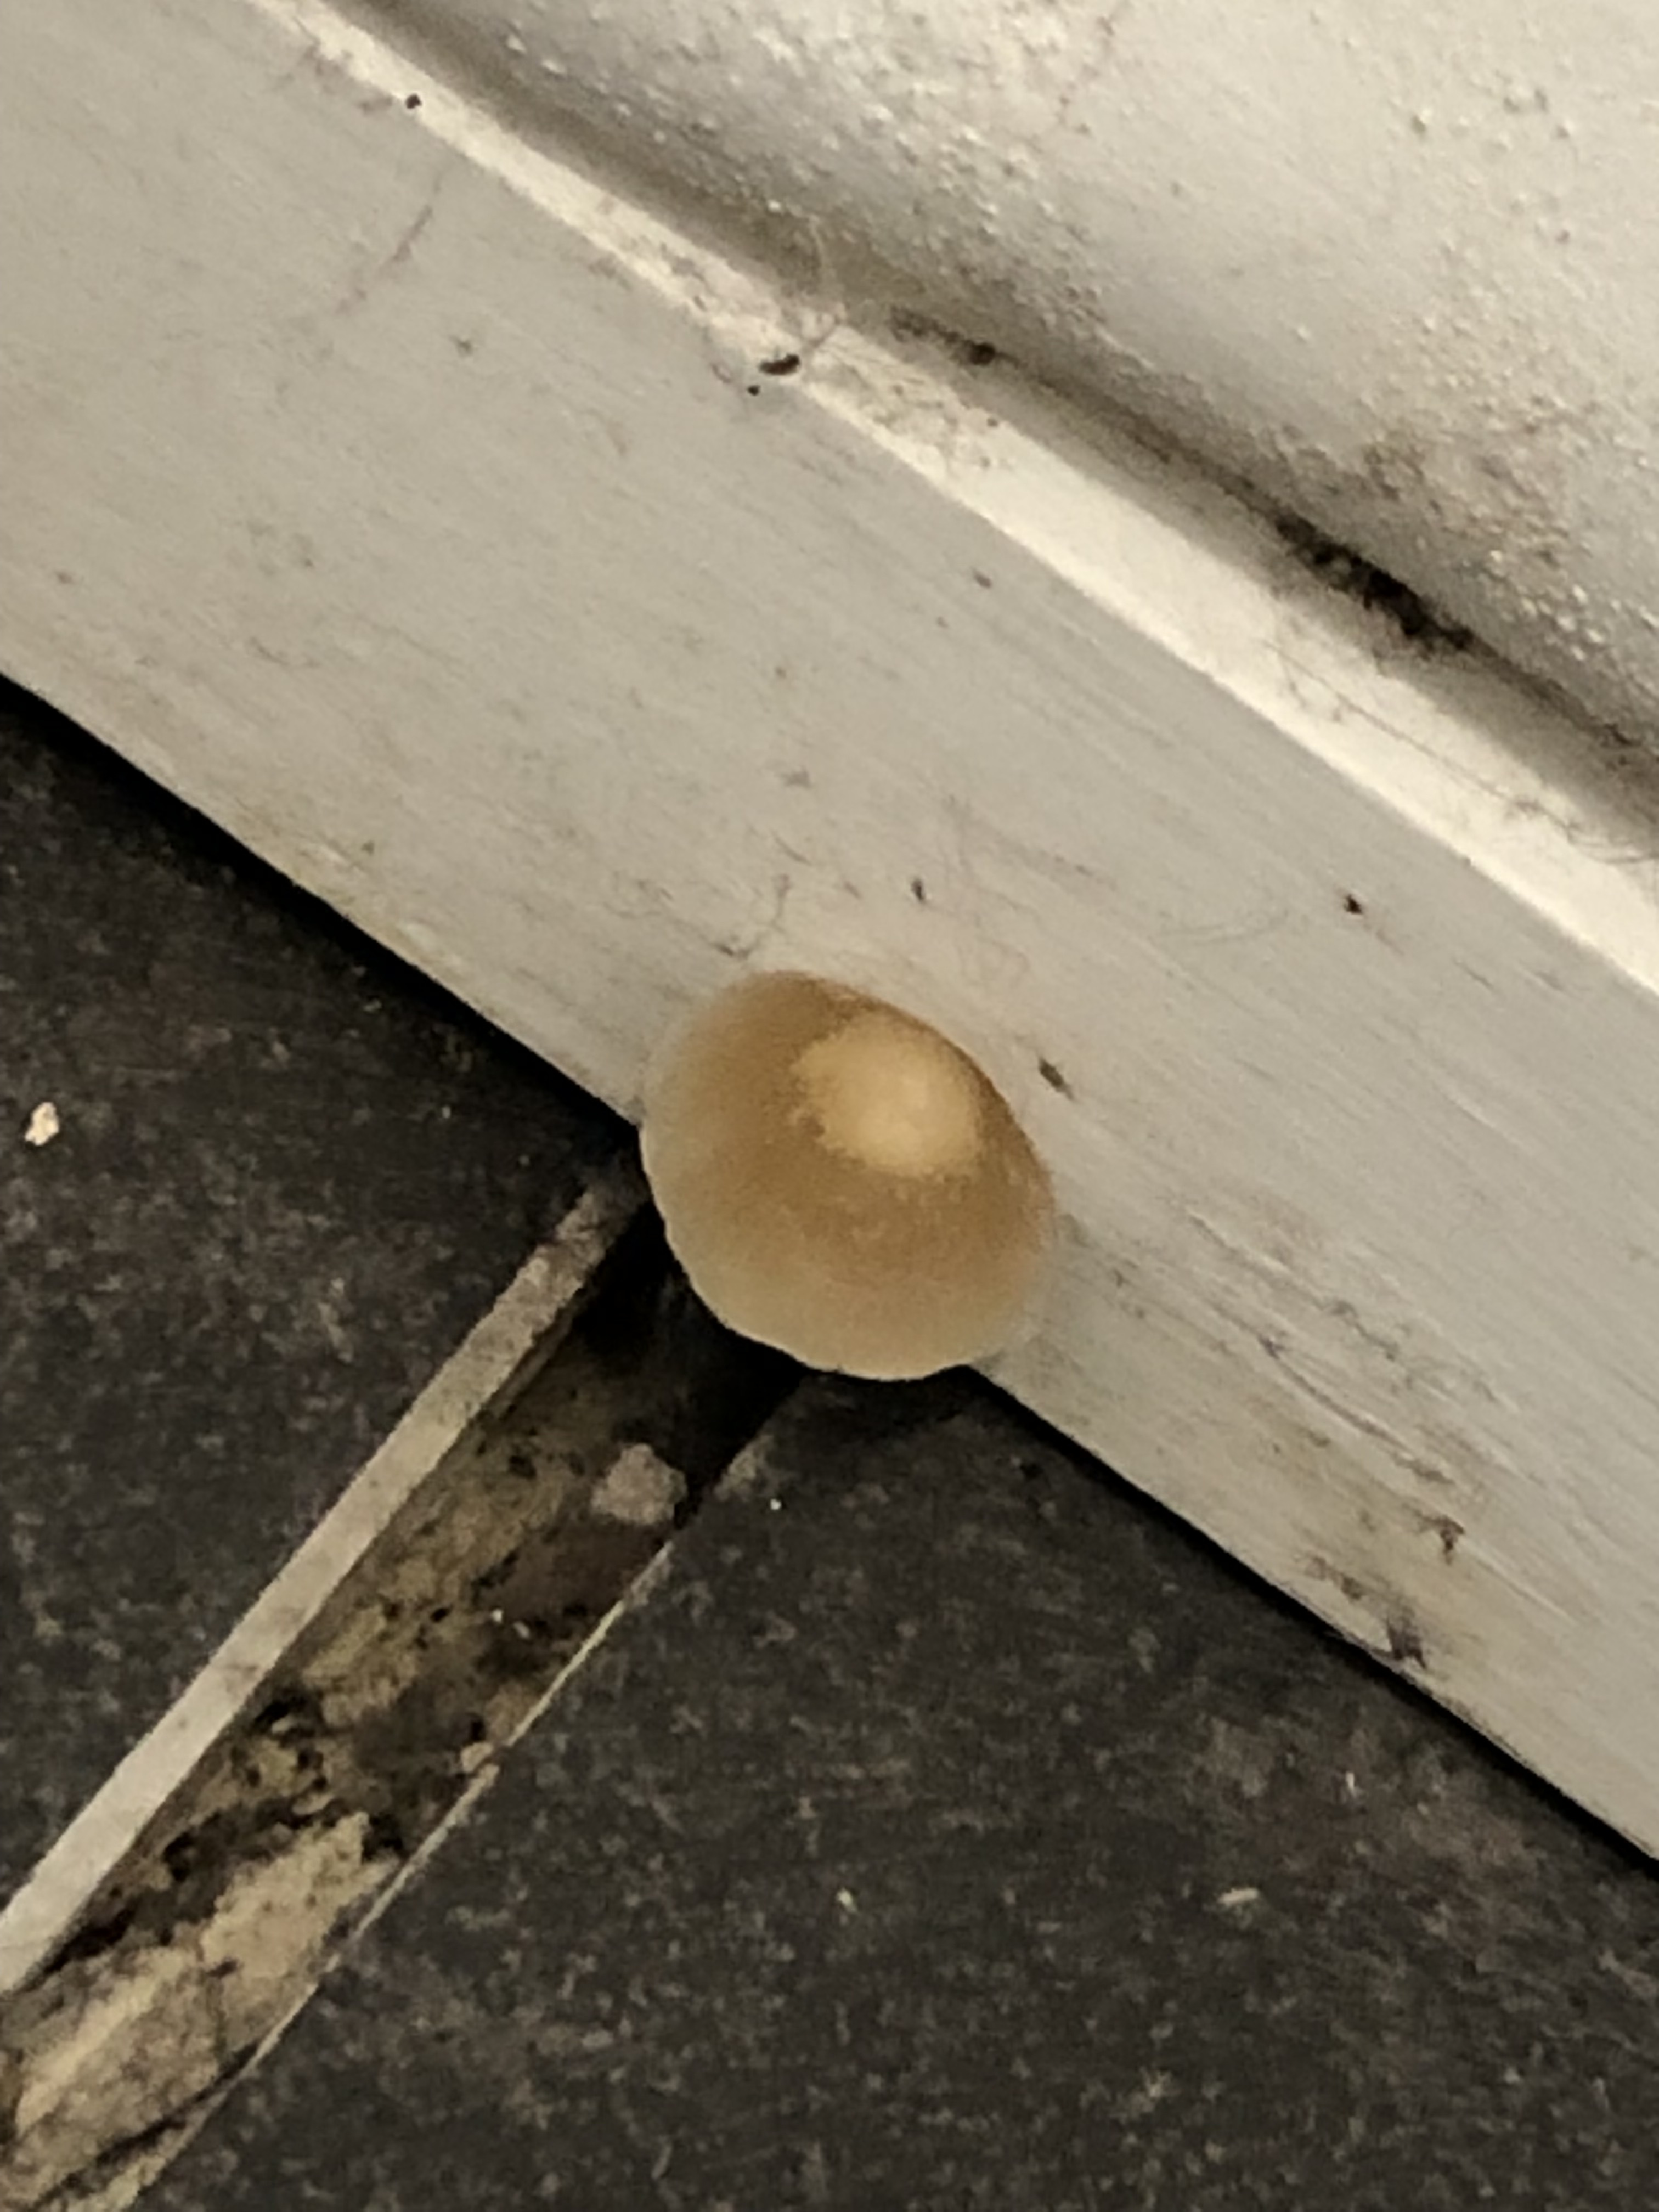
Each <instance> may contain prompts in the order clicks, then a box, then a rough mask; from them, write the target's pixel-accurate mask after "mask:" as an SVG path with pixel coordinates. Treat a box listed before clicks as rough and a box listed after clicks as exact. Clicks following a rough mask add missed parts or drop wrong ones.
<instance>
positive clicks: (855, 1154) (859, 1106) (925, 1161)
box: [796, 1009, 981, 1176]
mask: <svg viewBox="0 0 1659 2212" xmlns="http://www.w3.org/2000/svg"><path fill="white" fill-rule="evenodd" d="M796 1073H797V1075H798V1078H799V1083H800V1088H801V1094H802V1097H803V1098H804V1099H805V1110H806V1111H807V1112H808V1113H810V1114H811V1116H812V1118H813V1119H814V1120H815V1121H817V1127H818V1132H819V1134H820V1136H821V1138H822V1139H823V1143H824V1144H826V1145H827V1146H829V1149H830V1150H831V1152H840V1153H842V1154H843V1155H844V1156H845V1157H846V1158H848V1159H853V1160H858V1161H860V1162H861V1163H862V1164H864V1165H865V1166H866V1167H869V1168H875V1169H879V1170H884V1171H885V1172H886V1173H888V1174H890V1175H900V1176H929V1175H960V1174H962V1173H963V1171H964V1170H966V1169H967V1168H969V1166H971V1165H972V1164H973V1162H974V1161H975V1159H976V1158H978V1155H979V1150H980V1143H981V1135H980V1115H979V1104H978V1101H977V1099H976V1098H975V1084H974V1077H973V1071H972V1069H971V1068H970V1067H969V1064H968V1062H967V1061H966V1060H964V1059H963V1055H962V1054H960V1053H959V1052H958V1051H957V1049H956V1048H955V1047H954V1046H953V1045H951V1044H947V1043H946V1042H945V1039H944V1038H943V1037H942V1036H939V1035H937V1034H936V1033H935V1032H934V1031H933V1030H926V1029H923V1028H921V1025H920V1024H917V1023H915V1022H913V1021H908V1020H906V1019H905V1018H903V1017H902V1016H900V1015H896V1014H890V1013H888V1012H886V1011H885V1010H884V1009H883V1010H880V1011H872V1012H869V1013H860V1014H854V1016H853V1018H852V1019H851V1020H850V1021H848V1022H846V1023H844V1024H842V1026H841V1027H840V1028H839V1029H835V1030H830V1032H829V1035H828V1036H822V1037H820V1038H819V1039H818V1041H817V1043H816V1044H810V1045H808V1046H807V1048H806V1049H805V1052H804V1053H802V1054H801V1055H800V1058H799V1060H798V1061H797V1063H796Z"/></svg>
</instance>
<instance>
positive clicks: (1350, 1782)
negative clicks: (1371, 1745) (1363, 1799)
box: [1342, 1767, 1359, 1804]
mask: <svg viewBox="0 0 1659 2212" xmlns="http://www.w3.org/2000/svg"><path fill="white" fill-rule="evenodd" d="M1342 1795H1343V1796H1345V1797H1346V1799H1347V1800H1348V1802H1349V1803H1350V1804H1352V1803H1353V1802H1354V1801H1355V1800H1356V1799H1357V1798H1358V1796H1359V1783H1358V1778H1357V1777H1356V1776H1355V1773H1354V1771H1353V1769H1352V1767H1349V1768H1348V1769H1347V1771H1346V1773H1345V1774H1344V1775H1343V1777H1342Z"/></svg>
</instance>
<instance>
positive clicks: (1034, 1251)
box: [642, 975, 1052, 1379]
mask: <svg viewBox="0 0 1659 2212" xmlns="http://www.w3.org/2000/svg"><path fill="white" fill-rule="evenodd" d="M642 1148H643V1152H644V1158H645V1165H646V1172H647V1176H649V1178H650V1182H651V1186H652V1189H653V1194H654V1195H655V1197H656V1200H657V1203H658V1206H659V1208H660V1209H661V1212H662V1215H663V1219H664V1223H665V1226H666V1229H667V1232H668V1238H669V1242H670V1243H671V1245H672V1247H673V1249H674V1251H675V1252H676V1254H677V1255H678V1258H679V1260H680V1261H681V1264H682V1265H683V1266H684V1268H685V1270H686V1273H687V1274H688V1275H689V1276H690V1279H691V1281H692V1283H693V1285H694V1286H695V1287H696V1290H697V1291H698V1292H699V1294H700V1295H701V1296H702V1298H703V1299H704V1300H705V1301H706V1303H707V1304H708V1305H710V1306H711V1307H712V1308H713V1309H714V1311H715V1313H716V1314H718V1315H719V1316H720V1318H721V1319H722V1320H723V1321H725V1322H726V1323H727V1324H728V1326H730V1327H731V1328H735V1329H738V1330H739V1331H741V1332H742V1333H743V1334H745V1335H748V1336H752V1337H756V1338H757V1339H759V1340H761V1341H762V1342H763V1343H767V1344H773V1345H776V1346H781V1348H782V1349H783V1350H785V1351H787V1352H792V1353H793V1355H794V1356H795V1357H796V1358H799V1359H801V1360H803V1361H805V1363H806V1364H808V1365H811V1366H815V1367H827V1368H836V1369H839V1370H842V1372H845V1373H848V1374H854V1375H863V1376H880V1377H884V1378H890V1379H897V1378H899V1377H902V1376H917V1375H926V1374H931V1373H932V1372H933V1371H934V1370H936V1369H938V1368H940V1367H948V1366H953V1365H955V1364H957V1363H958V1362H961V1361H964V1360H972V1359H978V1358H983V1357H985V1356H986V1355H987V1354H988V1353H989V1352H994V1351H995V1350H997V1349H998V1348H999V1347H1000V1346H1001V1345H1002V1344H1003V1343H1004V1342H1005V1341H1006V1339H1007V1338H1008V1336H1009V1334H1011V1333H1012V1330H1013V1328H1015V1326H1016V1325H1017V1323H1018V1321H1019V1319H1020V1317H1021V1316H1022V1314H1023V1313H1024V1310H1025V1309H1026V1307H1027V1306H1028V1304H1029V1303H1030V1298H1031V1296H1032V1293H1033V1291H1034V1290H1035V1287H1036V1282H1037V1279H1038V1277H1039V1274H1040V1273H1041V1269H1042V1262H1043V1259H1044V1256H1045V1254H1046V1250H1047V1247H1048V1237H1049V1231H1050V1225H1051V1219H1052V1203H1051V1200H1050V1195H1049V1189H1048V1177H1047V1176H1046V1175H1045V1174H1044V1172H1043V1170H1042V1165H1041V1164H1040V1163H1039V1162H1038V1160H1037V1158H1036V1155H1035V1153H1034V1152H1032V1150H1031V1147H1030V1144H1029V1143H1028V1141H1027V1140H1026V1139H1025V1137H1024V1134H1023V1133H1022V1132H1021V1130H1020V1129H1019V1127H1018V1125H1017V1123H1016V1122H1015V1121H1014V1118H1013V1115H1012V1114H1011V1113H1010V1111H1009V1109H1008V1107H1007V1104H1006V1102H1005V1101H1004V1099H1003V1098H1002V1097H1001V1096H1000V1093H999V1092H998V1091H996V1089H995V1087H994V1085H992V1084H991V1082H990V1081H989V1079H988V1078H987V1077H986V1075H985V1074H984V1073H982V1071H981V1069H979V1068H978V1067H976V1066H975V1064H974V1062H973V1061H972V1060H969V1058H968V1056H967V1055H966V1054H964V1053H963V1052H961V1051H960V1050H959V1049H958V1048H957V1047H956V1046H955V1045H954V1044H952V1043H951V1042H950V1041H949V1040H948V1039H947V1038H945V1037H944V1036H941V1035H940V1034H939V1032H938V1031H937V1030H933V1029H932V1028H930V1027H929V1026H928V1025H927V1024H926V1023H923V1022H920V1021H918V1020H916V1019H915V1018H914V1017H913V1016H911V1015H908V1014H906V1013H903V1012H900V1011H899V1010H898V1009H897V1008H896V1007H891V1006H884V1005H883V1004H882V1003H881V1002H880V1001H879V1000H874V999H871V998H868V997H866V996H865V995H864V994H861V993H859V992H855V991H851V990H848V988H846V987H844V986H843V985H840V984H836V983H829V982H825V981H821V980H820V979H818V978H817V977H814V976H810V975H763V976H757V977H753V978H751V979H750V980H749V981H746V982H743V983H739V984H738V985H736V986H735V987H733V988H732V989H731V990H729V991H727V992H726V993H724V994H721V996H720V998H718V999H716V1000H714V1001H713V1002H712V1003H711V1004H710V1005H709V1006H706V1007H704V1008H703V1009H702V1011H701V1012H699V1013H698V1014H697V1015H696V1017H695V1018H693V1019H692V1020H691V1021H690V1023H689V1024H687V1025H686V1027H685V1028H684V1030H683V1031H682V1032H681V1033H680V1034H679V1036H677V1037H676V1038H674V1039H673V1040H671V1042H670V1044H669V1046H668V1048H666V1049H665V1051H664V1053H663V1054H661V1056H660V1057H659V1060H658V1062H657V1064H656V1066H654V1067H653V1071H652V1073H651V1075H650V1078H649V1079H648V1081H647V1096H646V1113H645V1124H644V1128H643V1131H642Z"/></svg>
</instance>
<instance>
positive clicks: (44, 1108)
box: [23, 1098, 64, 1145]
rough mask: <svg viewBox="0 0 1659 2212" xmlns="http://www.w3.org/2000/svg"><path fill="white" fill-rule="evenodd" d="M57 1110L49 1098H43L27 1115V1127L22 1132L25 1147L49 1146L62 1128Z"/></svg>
mask: <svg viewBox="0 0 1659 2212" xmlns="http://www.w3.org/2000/svg"><path fill="white" fill-rule="evenodd" d="M63 1126H64V1124H63V1121H62V1119H61V1117H60V1116H59V1115H58V1109H57V1108H56V1107H55V1106H54V1105H53V1104H52V1101H51V1099H50V1098H43V1099H42V1100H41V1101H40V1104H39V1105H38V1106H37V1107H36V1108H35V1109H34V1111H33V1114H31V1115H29V1125H28V1127H27V1129H25V1130H24V1132H23V1142H24V1143H25V1144H26V1145H49V1144H50V1143H51V1142H52V1139H53V1138H54V1137H55V1136H56V1135H57V1134H58V1131H59V1130H60V1129H61V1128H62V1127H63Z"/></svg>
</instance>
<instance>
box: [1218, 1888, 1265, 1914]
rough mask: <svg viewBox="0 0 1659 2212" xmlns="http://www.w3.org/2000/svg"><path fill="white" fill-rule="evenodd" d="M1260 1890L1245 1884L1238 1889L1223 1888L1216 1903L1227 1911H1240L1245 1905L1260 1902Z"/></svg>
mask: <svg viewBox="0 0 1659 2212" xmlns="http://www.w3.org/2000/svg"><path fill="white" fill-rule="evenodd" d="M1260 1902H1261V1891H1260V1890H1259V1889H1255V1888H1252V1887H1249V1884H1246V1885H1245V1886H1244V1887H1242V1888H1239V1889H1224V1890H1223V1891H1222V1893H1221V1894H1220V1896H1219V1897H1218V1898H1217V1899H1216V1903H1217V1904H1218V1905H1220V1906H1222V1907H1223V1909H1224V1910H1225V1911H1228V1912H1242V1911H1243V1909H1244V1907H1245V1906H1246V1905H1256V1904H1259V1903H1260Z"/></svg>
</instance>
